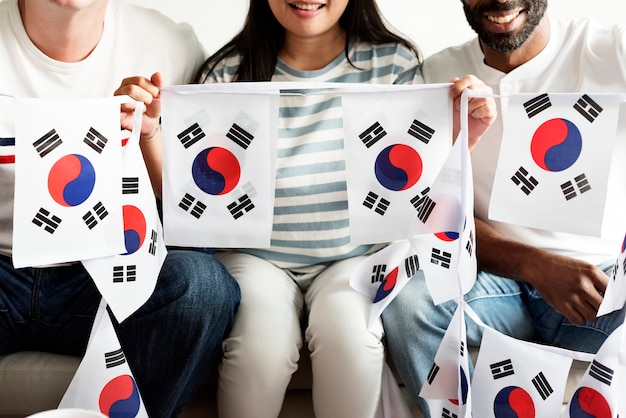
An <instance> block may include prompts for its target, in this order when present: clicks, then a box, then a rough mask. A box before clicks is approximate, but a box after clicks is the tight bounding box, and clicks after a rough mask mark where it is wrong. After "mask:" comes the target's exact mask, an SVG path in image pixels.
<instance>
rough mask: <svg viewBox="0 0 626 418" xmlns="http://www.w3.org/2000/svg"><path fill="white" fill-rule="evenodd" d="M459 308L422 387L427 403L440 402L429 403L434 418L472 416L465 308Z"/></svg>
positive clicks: (422, 395)
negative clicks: (430, 401)
mask: <svg viewBox="0 0 626 418" xmlns="http://www.w3.org/2000/svg"><path fill="white" fill-rule="evenodd" d="M464 304H465V302H463V301H461V304H460V305H459V306H458V307H457V309H456V311H455V313H454V315H453V316H452V320H451V321H450V325H448V329H447V330H446V333H445V334H444V337H443V339H442V340H441V344H440V345H439V349H438V350H437V354H436V355H435V359H434V362H433V365H432V367H431V369H430V372H429V373H428V378H427V381H426V382H425V383H424V386H422V390H421V391H420V396H421V397H422V398H424V399H427V400H440V401H441V402H433V403H429V405H430V407H431V416H433V417H439V416H442V417H443V416H445V417H450V418H451V417H452V416H453V414H454V415H456V416H457V417H466V416H467V417H470V416H471V412H472V406H471V388H470V373H469V351H468V347H467V336H466V328H465V315H464V311H463V306H464Z"/></svg>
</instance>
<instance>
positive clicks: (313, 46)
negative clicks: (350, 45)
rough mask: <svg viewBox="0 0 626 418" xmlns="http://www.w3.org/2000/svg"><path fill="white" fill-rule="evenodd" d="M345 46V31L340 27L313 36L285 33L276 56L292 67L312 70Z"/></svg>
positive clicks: (328, 61) (323, 64)
mask: <svg viewBox="0 0 626 418" xmlns="http://www.w3.org/2000/svg"><path fill="white" fill-rule="evenodd" d="M345 46H346V33H345V32H344V31H343V29H340V28H337V30H336V31H332V33H330V32H329V33H325V34H323V35H320V36H317V37H315V38H311V37H297V36H294V35H291V34H289V33H287V34H286V35H285V43H284V45H283V47H282V49H281V51H280V53H279V54H278V56H279V57H280V59H281V60H283V61H284V62H285V63H286V64H287V65H289V66H290V67H292V68H295V69H297V70H300V71H313V70H319V69H321V68H324V67H325V66H327V65H328V64H330V63H331V62H332V61H333V60H334V59H335V58H337V56H339V54H341V53H343V51H344V50H345Z"/></svg>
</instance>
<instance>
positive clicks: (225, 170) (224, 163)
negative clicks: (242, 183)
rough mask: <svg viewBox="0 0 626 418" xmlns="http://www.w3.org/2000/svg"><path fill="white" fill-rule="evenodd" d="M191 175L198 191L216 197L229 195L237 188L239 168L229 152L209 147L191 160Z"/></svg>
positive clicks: (237, 162) (239, 175)
mask: <svg viewBox="0 0 626 418" xmlns="http://www.w3.org/2000/svg"><path fill="white" fill-rule="evenodd" d="M191 175H192V176H193V180H194V182H195V183H196V185H197V186H198V188H200V190H202V191H203V192H205V193H207V194H210V195H214V196H218V195H223V194H227V193H229V192H230V191H231V190H233V189H234V188H235V187H236V186H237V184H238V183H239V178H240V177H241V166H240V165H239V161H238V160H237V157H235V155H234V154H233V153H232V152H230V151H229V150H227V149H225V148H221V147H211V148H207V149H205V150H203V151H201V152H200V153H199V154H198V155H197V156H196V158H195V159H194V160H193V165H192V167H191Z"/></svg>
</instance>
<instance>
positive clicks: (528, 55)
mask: <svg viewBox="0 0 626 418" xmlns="http://www.w3.org/2000/svg"><path fill="white" fill-rule="evenodd" d="M549 40H550V21H549V19H548V17H547V15H546V16H544V17H543V19H542V20H541V22H540V23H539V25H537V27H536V28H535V30H534V31H533V33H532V34H531V35H530V37H529V38H528V39H527V40H526V41H525V42H524V43H523V45H522V46H520V47H519V48H517V49H515V50H514V51H511V52H498V51H494V50H493V49H489V47H487V46H485V45H484V44H483V43H482V42H481V47H482V50H483V53H484V54H485V63H486V64H487V65H488V66H490V67H493V68H495V69H497V70H500V71H502V72H504V73H509V72H511V71H513V70H514V69H516V68H517V67H519V66H520V65H522V64H525V63H526V62H528V61H530V60H531V59H533V58H534V57H536V56H537V55H538V54H539V53H540V52H541V51H543V49H544V48H545V47H546V45H547V44H548V41H549Z"/></svg>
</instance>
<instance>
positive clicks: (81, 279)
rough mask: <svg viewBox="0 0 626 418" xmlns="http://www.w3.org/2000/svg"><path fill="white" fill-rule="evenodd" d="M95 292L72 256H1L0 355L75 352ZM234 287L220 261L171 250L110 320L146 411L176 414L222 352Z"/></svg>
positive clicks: (80, 349)
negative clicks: (27, 260) (133, 301)
mask: <svg viewBox="0 0 626 418" xmlns="http://www.w3.org/2000/svg"><path fill="white" fill-rule="evenodd" d="M100 299H101V296H100V293H99V292H98V290H97V288H96V286H95V285H94V283H93V281H92V280H91V278H90V277H89V275H88V274H87V272H86V271H85V269H84V268H83V267H82V265H81V264H79V263H76V264H72V265H69V266H61V267H48V268H25V269H14V268H13V266H12V262H11V260H10V258H8V257H4V256H0V355H5V354H9V353H14V352H17V351H26V350H36V351H46V352H51V353H59V354H70V355H77V356H81V355H82V354H84V352H85V349H86V346H87V341H88V339H89V334H90V331H91V326H92V324H93V320H94V318H95V314H96V311H97V308H98V304H99V302H100ZM239 300H240V292H239V287H238V285H237V283H236V282H235V280H234V279H233V278H232V277H231V276H230V274H229V273H228V272H227V271H226V269H225V267H224V266H223V265H222V264H221V263H219V262H218V261H217V260H215V259H214V258H213V257H212V256H210V255H207V254H203V253H201V252H196V251H191V250H187V251H170V252H169V253H168V255H167V257H166V259H165V263H164V264H163V267H162V269H161V273H160V275H159V279H158V282H157V286H156V289H155V291H154V293H153V295H152V296H151V298H150V299H149V300H148V301H147V302H146V303H145V304H144V305H143V306H142V307H141V308H140V309H139V310H137V311H136V312H135V313H134V314H133V315H131V316H130V317H129V318H128V319H126V320H125V321H124V322H123V323H122V324H121V325H120V324H118V323H117V322H116V321H115V320H114V321H113V323H114V326H115V328H116V330H117V333H118V335H119V339H120V343H121V345H122V348H123V350H124V353H125V355H126V359H127V360H128V364H129V366H130V368H131V370H132V372H133V375H134V377H135V379H136V381H137V385H138V387H139V390H140V391H141V395H142V397H143V400H144V403H145V406H146V410H147V411H148V414H149V415H150V416H153V417H175V416H178V415H179V414H180V412H181V410H182V409H183V407H184V405H185V404H186V403H187V402H188V401H189V400H190V399H191V397H192V396H193V394H194V392H195V391H196V389H197V388H198V387H199V386H200V384H201V383H202V382H203V380H204V379H205V378H206V376H207V374H208V372H209V370H210V369H211V367H214V366H215V365H216V364H217V363H218V361H219V359H220V357H221V342H222V340H223V338H224V337H225V336H226V335H227V334H228V332H229V331H230V328H231V326H232V323H233V318H234V315H235V311H236V310H237V307H238V305H239Z"/></svg>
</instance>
